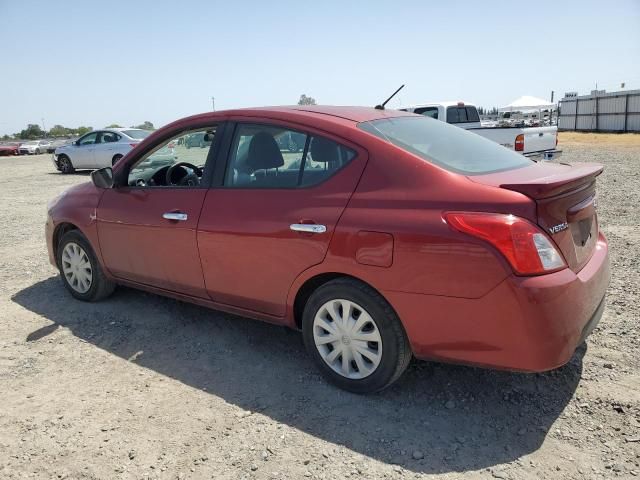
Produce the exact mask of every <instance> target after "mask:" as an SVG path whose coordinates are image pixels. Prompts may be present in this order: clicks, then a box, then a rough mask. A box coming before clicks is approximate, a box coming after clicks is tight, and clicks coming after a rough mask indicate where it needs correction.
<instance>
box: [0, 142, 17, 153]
mask: <svg viewBox="0 0 640 480" xmlns="http://www.w3.org/2000/svg"><path fill="white" fill-rule="evenodd" d="M19 147H20V144H19V143H17V142H10V143H4V144H0V156H13V155H18V154H19V152H18V148H19Z"/></svg>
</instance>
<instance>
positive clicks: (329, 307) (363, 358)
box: [302, 278, 412, 393]
mask: <svg viewBox="0 0 640 480" xmlns="http://www.w3.org/2000/svg"><path fill="white" fill-rule="evenodd" d="M302 330H303V337H304V343H305V346H306V348H307V351H308V352H309V353H310V355H311V356H312V358H313V359H314V361H315V363H316V364H317V365H318V367H319V368H320V371H321V372H322V374H323V375H324V376H325V377H326V378H327V379H328V380H329V381H331V382H332V383H334V384H335V385H337V386H339V387H340V388H343V389H345V390H349V391H351V392H354V393H372V392H377V391H380V390H383V389H384V388H387V387H388V386H390V385H391V384H392V383H393V382H395V381H396V380H397V379H398V378H400V376H401V375H402V373H403V372H404V371H405V370H406V368H407V366H408V365H409V362H410V361H411V357H412V354H411V348H410V345H409V341H408V339H407V336H406V334H405V332H404V329H403V327H402V324H401V323H400V320H399V319H398V317H397V315H396V313H395V312H394V311H393V309H392V308H391V306H390V305H389V304H388V303H387V302H386V300H385V299H384V298H382V297H381V296H380V294H378V293H377V292H376V291H375V290H373V289H372V288H371V287H369V286H367V285H365V284H364V283H361V282H358V281H357V280H354V279H350V278H343V279H337V280H332V281H330V282H328V283H326V284H324V285H322V286H321V287H320V288H318V289H317V290H316V291H315V292H314V293H313V294H312V295H311V297H310V298H309V301H308V302H307V304H306V306H305V309H304V314H303V319H302Z"/></svg>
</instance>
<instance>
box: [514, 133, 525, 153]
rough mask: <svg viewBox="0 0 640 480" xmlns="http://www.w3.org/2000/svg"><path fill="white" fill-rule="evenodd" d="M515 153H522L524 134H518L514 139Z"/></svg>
mask: <svg viewBox="0 0 640 480" xmlns="http://www.w3.org/2000/svg"><path fill="white" fill-rule="evenodd" d="M515 147H516V152H524V134H522V133H521V134H520V135H518V136H517V137H516V143H515Z"/></svg>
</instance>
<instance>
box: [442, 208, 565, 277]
mask: <svg viewBox="0 0 640 480" xmlns="http://www.w3.org/2000/svg"><path fill="white" fill-rule="evenodd" d="M444 219H445V220H446V222H447V223H448V224H449V225H451V226H452V227H453V228H455V229H456V230H458V231H460V232H463V233H466V234H469V235H472V236H474V237H477V238H480V239H482V240H485V241H487V242H489V243H490V244H491V245H493V246H494V247H495V248H497V249H498V251H499V252H500V253H501V254H502V255H504V257H505V258H506V259H507V261H508V262H509V264H510V265H511V267H512V268H513V270H514V271H515V273H516V274H517V275H540V274H543V273H550V272H555V271H557V270H560V269H562V268H565V267H566V266H567V264H566V263H565V261H564V258H562V255H561V254H560V252H559V251H558V249H557V248H556V247H555V246H554V244H553V243H552V241H551V240H550V239H549V237H548V236H547V235H546V234H545V233H544V232H543V231H542V230H541V229H540V228H539V227H537V226H536V225H534V224H533V223H531V222H530V221H528V220H525V219H524V218H520V217H516V216H515V215H505V214H502V213H482V212H449V213H445V214H444Z"/></svg>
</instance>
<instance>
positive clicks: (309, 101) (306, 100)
mask: <svg viewBox="0 0 640 480" xmlns="http://www.w3.org/2000/svg"><path fill="white" fill-rule="evenodd" d="M298 105H317V104H316V99H315V98H313V97H307V96H306V95H305V94H304V93H303V94H302V95H300V100H298Z"/></svg>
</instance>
